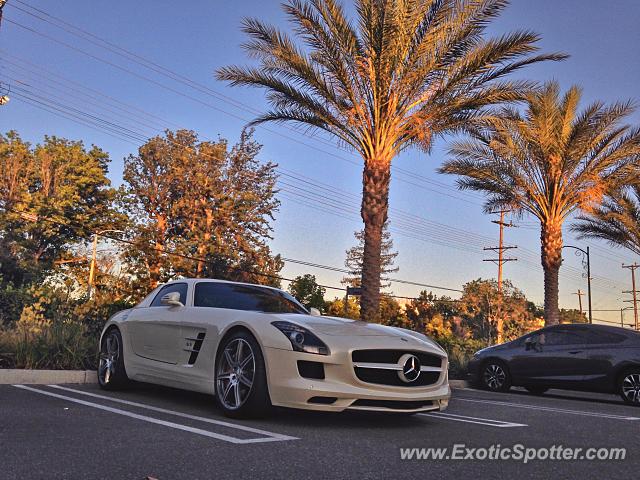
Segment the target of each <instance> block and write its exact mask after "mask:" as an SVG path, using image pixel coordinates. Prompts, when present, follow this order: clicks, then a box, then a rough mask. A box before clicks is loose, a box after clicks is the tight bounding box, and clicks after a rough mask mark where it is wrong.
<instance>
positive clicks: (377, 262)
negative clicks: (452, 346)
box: [360, 159, 391, 322]
mask: <svg viewBox="0 0 640 480" xmlns="http://www.w3.org/2000/svg"><path fill="white" fill-rule="evenodd" d="M390 180H391V162H389V161H387V160H386V159H385V160H382V161H381V160H379V159H376V160H370V161H365V167H364V171H363V174H362V207H361V209H360V214H361V216H362V220H363V221H364V252H363V257H362V296H361V297H360V319H361V320H364V321H367V322H376V321H378V316H379V315H378V313H379V306H380V274H381V271H382V256H381V252H382V229H383V226H384V224H385V222H386V221H387V213H388V210H389V182H390Z"/></svg>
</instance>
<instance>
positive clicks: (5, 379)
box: [0, 368, 98, 385]
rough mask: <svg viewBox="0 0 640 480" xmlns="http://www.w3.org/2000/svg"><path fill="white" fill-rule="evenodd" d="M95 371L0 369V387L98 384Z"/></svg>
mask: <svg viewBox="0 0 640 480" xmlns="http://www.w3.org/2000/svg"><path fill="white" fill-rule="evenodd" d="M97 382H98V378H97V375H96V371H95V370H25V369H20V368H7V369H0V385H16V384H17V385H28V384H52V385H55V384H60V383H97Z"/></svg>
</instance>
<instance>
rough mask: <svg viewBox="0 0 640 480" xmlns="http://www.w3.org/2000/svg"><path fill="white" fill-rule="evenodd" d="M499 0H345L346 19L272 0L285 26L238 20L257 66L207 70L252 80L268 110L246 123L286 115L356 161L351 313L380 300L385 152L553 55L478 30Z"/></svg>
mask: <svg viewBox="0 0 640 480" xmlns="http://www.w3.org/2000/svg"><path fill="white" fill-rule="evenodd" d="M506 4H507V2H505V1H504V0H485V1H476V0H442V1H437V2H430V1H406V0H388V1H379V0H356V2H355V9H356V18H357V21H356V22H355V24H354V23H353V22H351V21H350V20H349V19H348V18H347V16H346V15H345V12H344V10H343V8H342V7H341V6H340V5H339V4H338V3H337V1H336V0H309V1H304V0H289V1H288V2H287V3H285V4H284V5H283V8H284V10H285V13H286V15H287V16H288V18H289V20H290V22H291V23H292V25H293V28H294V32H295V33H294V37H291V36H290V35H288V34H287V33H285V32H283V31H280V30H279V29H277V28H275V27H272V26H269V25H266V24H264V23H262V22H261V21H260V20H257V19H246V20H245V21H244V31H245V33H246V34H247V35H248V36H249V37H250V41H249V42H247V43H246V44H245V48H246V50H247V51H248V53H249V55H250V56H252V57H254V58H256V59H257V60H258V61H259V65H258V66H257V67H239V66H230V67H225V68H221V69H219V70H218V72H217V78H218V79H220V80H226V81H229V82H230V83H231V84H232V85H244V86H252V87H260V88H264V89H266V91H267V92H268V96H267V98H268V99H269V101H270V102H271V104H272V107H273V109H272V110H271V111H268V112H267V113H265V114H264V115H261V116H259V117H258V118H256V119H255V120H254V121H253V122H252V123H253V124H258V123H262V122H271V121H274V122H290V123H293V124H301V125H304V126H305V127H307V128H312V129H320V130H323V131H325V132H328V133H329V134H330V135H332V136H333V137H335V138H337V139H338V141H339V142H340V143H342V144H345V145H347V146H349V147H351V148H353V149H354V150H355V151H356V152H358V153H359V154H360V155H361V157H362V160H363V164H364V169H363V176H362V184H363V190H362V192H363V195H362V205H361V216H362V220H363V222H364V263H363V268H362V288H363V294H362V297H361V307H362V308H361V311H360V315H361V318H362V319H366V320H368V321H372V320H375V319H376V317H377V315H378V304H379V302H380V276H381V275H380V273H381V261H382V260H381V251H382V230H383V226H384V224H385V222H386V221H387V213H388V201H389V183H390V178H391V163H392V160H393V159H394V157H395V156H396V155H397V154H398V153H400V152H401V151H403V150H404V149H406V148H408V147H411V146H416V147H419V148H421V149H423V150H424V151H429V149H430V148H431V145H432V140H433V139H434V138H435V137H437V136H441V135H444V134H446V133H449V132H459V131H461V130H464V129H467V128H469V127H470V126H471V124H472V123H474V120H477V119H479V118H481V117H482V116H483V113H482V112H483V108H484V107H486V106H488V105H494V104H497V103H501V102H509V101H514V100H518V99H520V98H522V97H523V94H524V92H526V91H528V90H529V89H530V88H531V86H532V85H531V83H530V82H526V81H505V80H503V78H504V77H505V76H506V75H507V74H509V73H511V72H513V71H515V70H517V69H519V68H521V67H523V66H525V65H529V64H532V63H536V62H540V61H543V60H548V59H552V60H557V59H561V58H564V56H563V55H533V52H535V51H536V50H537V47H536V45H535V44H536V42H537V40H538V36H537V35H536V34H534V33H531V32H515V33H510V34H506V35H503V36H501V37H498V38H492V39H486V38H485V36H484V31H485V29H486V27H487V25H488V24H489V23H490V22H491V21H492V20H493V19H494V18H495V17H497V16H498V15H499V14H500V12H501V11H502V10H503V9H504V7H505V6H506Z"/></svg>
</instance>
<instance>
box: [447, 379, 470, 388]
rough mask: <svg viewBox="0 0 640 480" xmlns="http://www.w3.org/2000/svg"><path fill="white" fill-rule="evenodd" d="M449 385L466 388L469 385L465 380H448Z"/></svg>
mask: <svg viewBox="0 0 640 480" xmlns="http://www.w3.org/2000/svg"><path fill="white" fill-rule="evenodd" d="M449 386H450V387H451V388H467V387H468V386H469V382H467V381H466V380H449Z"/></svg>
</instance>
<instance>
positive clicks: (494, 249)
mask: <svg viewBox="0 0 640 480" xmlns="http://www.w3.org/2000/svg"><path fill="white" fill-rule="evenodd" d="M508 212H509V210H500V211H498V212H492V213H499V214H500V220H491V223H495V224H496V225H499V226H500V238H499V241H498V246H497V247H485V248H484V249H483V250H485V251H488V250H490V251H492V252H498V258H487V259H484V260H483V262H493V263H495V264H497V265H498V294H499V295H500V296H502V266H503V265H504V264H505V263H507V262H515V261H517V260H518V259H517V258H505V256H504V251H505V250H511V249H513V248H518V247H517V246H505V244H504V228H505V227H514V226H515V225H514V224H513V223H511V222H509V223H505V221H504V214H505V213H508Z"/></svg>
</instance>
